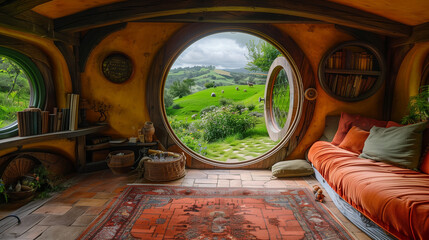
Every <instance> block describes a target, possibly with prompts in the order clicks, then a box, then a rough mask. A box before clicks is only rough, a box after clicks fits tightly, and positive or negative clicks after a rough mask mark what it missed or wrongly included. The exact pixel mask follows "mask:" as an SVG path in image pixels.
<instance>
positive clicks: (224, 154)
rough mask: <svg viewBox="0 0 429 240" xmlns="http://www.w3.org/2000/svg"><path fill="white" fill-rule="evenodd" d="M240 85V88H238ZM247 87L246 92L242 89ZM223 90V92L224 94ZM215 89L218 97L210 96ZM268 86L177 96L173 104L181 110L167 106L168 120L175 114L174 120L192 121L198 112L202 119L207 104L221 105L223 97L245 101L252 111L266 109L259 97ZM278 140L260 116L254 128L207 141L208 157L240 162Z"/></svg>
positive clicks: (210, 90) (259, 152) (224, 87)
mask: <svg viewBox="0 0 429 240" xmlns="http://www.w3.org/2000/svg"><path fill="white" fill-rule="evenodd" d="M236 87H238V88H239V91H237V90H236V89H235V88H236ZM244 89H246V90H247V92H244V91H243V90H244ZM222 90H224V93H222ZM212 92H214V93H215V94H216V97H211V93H212ZM264 93H265V85H255V86H254V87H249V86H247V85H232V86H222V87H216V88H210V89H205V90H203V91H200V92H196V93H194V94H191V95H188V96H185V97H183V98H180V99H175V100H174V104H178V105H180V106H181V108H180V109H173V108H172V107H169V108H167V109H166V112H167V116H168V117H169V121H171V120H172V117H174V120H175V121H180V120H186V121H188V122H191V121H193V119H191V116H192V115H193V114H198V117H197V120H198V119H199V118H200V116H199V113H200V111H201V109H203V108H205V107H208V106H212V105H214V106H219V105H220V103H219V100H220V99H221V98H222V97H223V98H227V99H231V100H232V101H233V102H234V104H242V105H245V106H249V105H255V109H254V110H253V111H258V112H263V103H259V101H258V100H259V97H262V98H263V97H264ZM277 143H278V141H277V142H274V141H272V140H271V139H270V138H269V136H268V132H267V129H266V127H265V118H264V117H260V118H258V122H257V124H256V125H255V127H254V128H252V129H249V130H247V131H246V132H244V133H240V134H236V135H233V136H228V137H227V138H225V139H222V140H219V141H217V142H213V143H205V144H204V146H205V147H207V150H206V151H207V154H206V155H205V156H206V157H208V158H210V159H213V160H216V161H220V162H239V161H246V160H249V159H253V158H256V157H258V156H260V155H262V154H264V153H266V152H267V151H268V150H270V149H272V148H273V147H274V146H275V145H276V144H277Z"/></svg>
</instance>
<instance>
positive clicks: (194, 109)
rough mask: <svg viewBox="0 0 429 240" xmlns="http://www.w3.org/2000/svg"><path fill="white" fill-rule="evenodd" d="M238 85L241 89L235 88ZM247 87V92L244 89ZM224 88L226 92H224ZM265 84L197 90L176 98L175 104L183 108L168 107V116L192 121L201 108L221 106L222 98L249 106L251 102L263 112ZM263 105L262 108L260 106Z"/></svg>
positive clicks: (256, 109) (257, 109) (256, 108)
mask: <svg viewBox="0 0 429 240" xmlns="http://www.w3.org/2000/svg"><path fill="white" fill-rule="evenodd" d="M236 87H238V88H239V91H237V90H236V89H235V88H236ZM244 89H246V90H247V92H244V91H243V90H244ZM222 90H224V93H222ZM213 92H214V93H215V94H216V97H211V93H213ZM264 93H265V85H254V86H253V87H249V86H247V85H232V86H222V87H216V88H209V89H205V90H202V91H200V92H196V93H194V94H191V95H188V96H185V97H183V98H179V99H175V100H174V105H177V104H178V105H179V106H181V107H182V108H180V109H173V107H172V106H171V107H169V108H167V109H166V112H167V115H168V116H175V117H176V119H178V120H184V119H188V120H189V121H191V119H190V117H191V116H192V115H193V114H196V113H197V114H199V112H200V111H201V109H203V108H205V107H208V106H212V105H214V106H219V105H220V104H219V100H220V99H221V98H227V99H232V100H233V101H234V102H235V103H236V104H243V105H245V106H249V105H251V104H253V105H255V110H254V111H258V112H262V110H263V103H259V102H258V99H259V97H262V98H263V97H264ZM260 105H261V106H262V109H261V108H260V107H259V106H260Z"/></svg>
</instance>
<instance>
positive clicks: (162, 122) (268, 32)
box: [146, 23, 315, 169]
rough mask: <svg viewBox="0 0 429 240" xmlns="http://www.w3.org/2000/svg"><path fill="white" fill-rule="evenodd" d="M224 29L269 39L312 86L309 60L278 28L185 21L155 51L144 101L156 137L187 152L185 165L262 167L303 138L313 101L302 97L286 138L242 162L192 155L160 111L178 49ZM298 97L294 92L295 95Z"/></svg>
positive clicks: (305, 85) (304, 84) (304, 86)
mask: <svg viewBox="0 0 429 240" xmlns="http://www.w3.org/2000/svg"><path fill="white" fill-rule="evenodd" d="M224 31H238V32H244V33H250V34H254V35H256V36H259V37H261V38H264V39H266V40H268V41H269V42H271V43H272V44H273V45H274V46H276V47H277V48H278V49H280V50H281V51H282V52H284V53H288V55H290V56H291V58H292V59H293V63H292V65H293V66H294V68H295V67H296V69H297V71H299V73H300V75H301V76H300V77H301V79H302V86H300V88H302V89H303V91H302V92H304V91H305V90H306V89H308V88H310V87H312V88H314V87H315V76H314V72H313V69H312V67H311V64H310V61H309V60H308V59H307V57H306V56H305V54H304V52H303V51H302V50H301V49H300V48H299V46H298V45H297V44H296V43H295V42H294V41H293V40H292V39H291V38H290V37H289V36H288V35H286V34H285V33H283V32H281V31H279V30H278V29H277V28H275V27H274V26H272V25H268V24H209V23H203V24H189V25H187V26H185V27H184V28H183V29H181V30H179V31H178V32H177V33H176V34H175V35H173V36H172V37H171V38H170V40H169V41H168V42H167V43H166V44H165V45H164V47H163V48H161V49H160V50H159V52H158V53H157V54H156V57H155V59H154V60H153V62H152V65H151V70H150V73H149V78H148V79H151V81H148V82H147V87H146V102H147V108H148V111H149V115H150V118H151V121H152V122H153V123H154V125H155V128H156V133H157V134H156V136H157V138H158V140H159V141H160V142H161V143H162V145H163V146H165V147H166V148H167V149H169V148H170V147H174V146H179V148H181V149H182V150H183V151H184V152H185V153H186V154H187V166H188V167H192V168H248V169H266V168H269V167H271V166H272V165H273V164H274V163H276V162H278V161H282V160H284V159H285V156H287V155H289V154H290V153H292V151H293V150H294V149H295V147H296V146H297V145H298V144H299V142H300V141H301V140H302V138H303V137H304V135H305V133H306V131H307V129H308V126H309V125H310V123H311V120H312V118H313V112H314V107H315V101H308V100H303V103H302V104H301V106H300V110H299V111H296V112H298V113H296V114H301V116H300V117H298V119H299V120H298V121H295V122H293V123H292V126H291V128H292V129H295V130H294V131H292V133H291V134H290V135H289V137H288V138H287V139H283V140H282V141H281V144H279V145H277V146H276V147H275V148H274V149H272V150H270V151H269V152H267V153H265V154H264V155H262V156H261V157H259V158H257V159H254V160H251V161H246V162H242V163H236V164H235V163H231V164H225V163H221V162H217V161H213V160H210V159H207V158H204V157H202V156H200V155H197V154H195V153H194V152H192V151H191V150H189V149H188V148H187V147H186V146H184V145H183V144H182V143H181V142H180V141H179V140H178V139H177V137H176V136H175V135H174V133H172V132H173V131H172V129H171V128H170V126H169V124H168V122H167V119H166V116H165V111H164V106H163V90H164V84H165V82H164V81H165V78H166V76H167V74H168V71H169V69H170V67H171V65H172V64H173V62H174V60H175V59H176V58H177V57H178V56H179V54H180V53H181V51H183V50H184V49H185V48H186V47H188V46H189V45H191V44H192V43H193V42H195V41H197V40H198V39H200V38H203V37H204V36H207V35H210V34H213V33H217V32H224ZM296 96H298V94H296Z"/></svg>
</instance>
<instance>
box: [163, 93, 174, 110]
mask: <svg viewBox="0 0 429 240" xmlns="http://www.w3.org/2000/svg"><path fill="white" fill-rule="evenodd" d="M173 103H174V101H173V95H171V93H170V91H169V90H167V89H165V91H164V105H165V107H166V108H168V107H169V106H171V105H173Z"/></svg>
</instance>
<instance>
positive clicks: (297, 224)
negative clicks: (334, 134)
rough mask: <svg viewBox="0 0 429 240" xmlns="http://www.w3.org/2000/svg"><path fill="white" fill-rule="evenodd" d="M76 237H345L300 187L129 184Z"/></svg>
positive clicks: (341, 230) (343, 231) (307, 191)
mask: <svg viewBox="0 0 429 240" xmlns="http://www.w3.org/2000/svg"><path fill="white" fill-rule="evenodd" d="M80 239H219V240H221V239H225V240H227V239H243V240H248V239H351V237H350V236H349V235H348V233H347V232H346V231H345V230H344V229H343V228H342V227H341V226H340V225H339V224H338V223H337V222H336V221H335V220H334V219H333V218H332V216H331V215H330V214H329V213H328V212H327V211H326V210H325V209H324V208H323V206H321V203H319V202H316V201H314V196H313V194H312V193H311V192H310V191H309V190H308V189H305V188H294V189H287V188H285V189H245V188H235V189H234V188H186V187H175V186H156V185H133V186H129V187H127V188H126V189H125V190H124V191H123V192H122V194H121V195H120V196H119V197H118V198H117V199H116V200H115V201H112V203H111V205H110V206H109V208H108V209H106V210H105V211H104V212H103V214H102V215H100V216H99V217H98V218H97V219H96V220H95V221H94V222H93V223H92V224H91V225H90V226H89V227H88V228H87V229H86V230H85V232H84V233H82V235H81V236H80Z"/></svg>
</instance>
